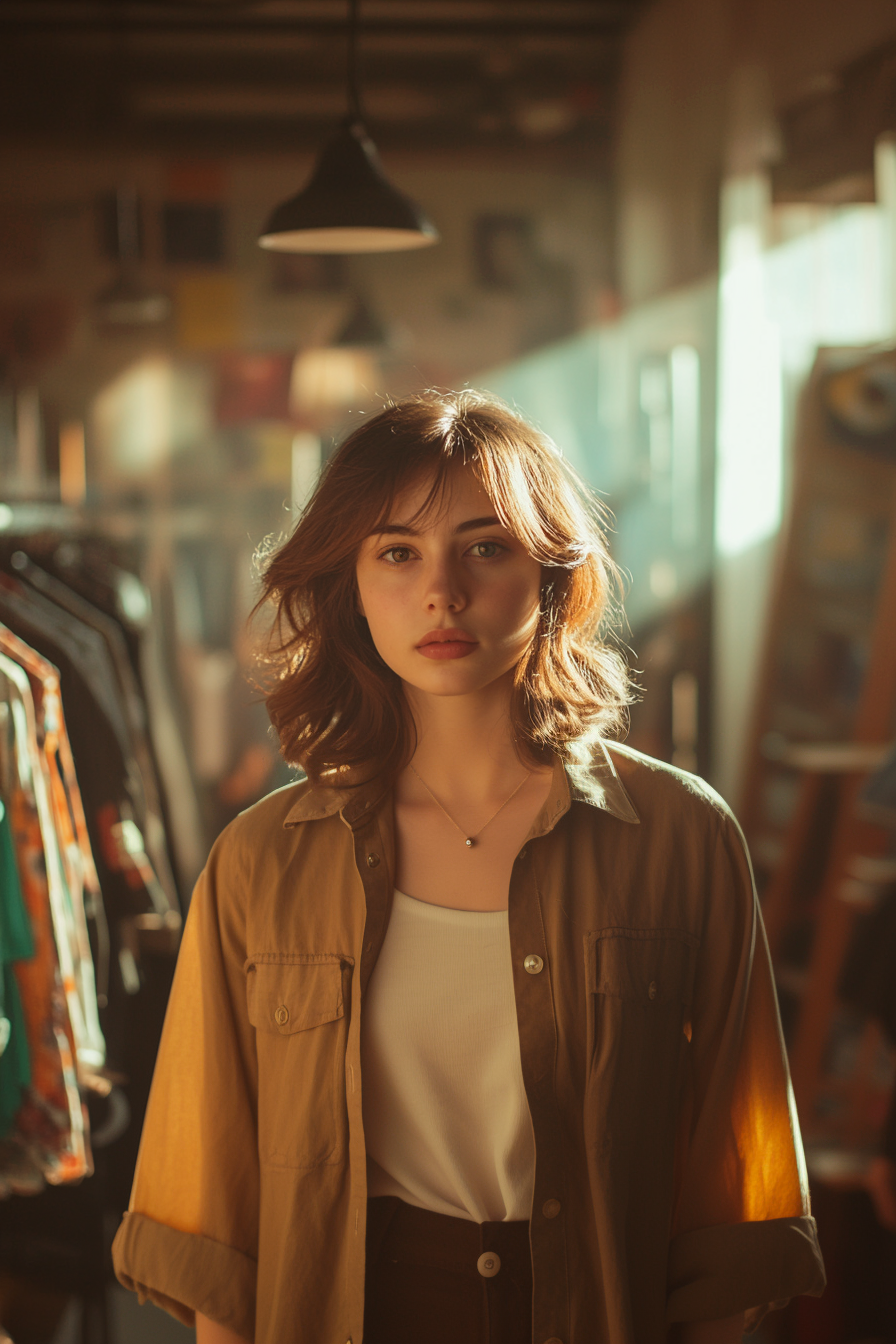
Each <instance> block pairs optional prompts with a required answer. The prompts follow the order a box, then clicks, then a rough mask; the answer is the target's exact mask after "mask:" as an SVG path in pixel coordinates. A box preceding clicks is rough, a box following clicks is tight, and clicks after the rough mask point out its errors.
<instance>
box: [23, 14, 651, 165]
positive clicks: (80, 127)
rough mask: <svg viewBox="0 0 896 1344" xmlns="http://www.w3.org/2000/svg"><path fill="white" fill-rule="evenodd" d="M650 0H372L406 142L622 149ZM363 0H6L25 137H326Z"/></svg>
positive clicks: (373, 109)
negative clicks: (350, 27) (616, 123)
mask: <svg viewBox="0 0 896 1344" xmlns="http://www.w3.org/2000/svg"><path fill="white" fill-rule="evenodd" d="M647 2H648V0H361V3H360V25H361V29H360V42H359V73H360V82H361V92H362V102H363V105H364V109H365V112H366V115H367V121H368V124H369V126H370V129H371V132H372V134H373V135H374V137H375V138H376V140H377V143H378V144H379V145H380V148H387V149H389V150H391V151H393V152H394V151H406V152H408V153H414V152H416V151H425V152H426V153H427V155H429V156H432V155H433V154H443V155H451V154H454V153H457V154H462V155H464V156H465V157H467V158H469V157H476V156H483V155H484V156H492V157H498V158H505V157H513V158H515V159H518V158H519V156H520V154H522V153H524V154H527V155H530V156H532V157H533V159H534V160H536V161H539V162H543V161H545V160H554V159H556V158H558V156H559V157H560V158H561V159H562V160H563V161H564V162H568V163H575V162H580V163H582V164H583V165H584V164H587V165H588V166H589V167H590V168H591V169H592V170H593V169H595V168H599V167H600V166H601V165H602V164H605V163H606V162H608V158H609V151H610V144H611V137H612V124H613V113H614V104H615V96H614V94H615V84H616V77H617V70H618V66H619V57H620V50H621V44H622V39H623V36H624V33H625V31H626V29H627V28H628V26H629V25H630V24H631V23H632V22H633V21H634V19H635V18H636V16H637V15H638V13H639V11H640V10H641V9H642V8H643V7H644V5H645V3H647ZM347 15H348V6H347V0H0V126H2V128H3V130H2V133H0V134H2V137H3V139H4V140H5V141H6V142H7V143H9V142H11V141H12V142H17V143H23V142H24V143H32V144H36V143H39V144H47V143H50V144H53V145H56V146H59V145H72V146H77V147H79V148H84V147H90V148H93V149H96V150H100V151H101V150H103V149H111V148H121V147H123V146H126V147H128V148H129V149H130V150H131V151H138V152H139V151H143V150H145V151H164V152H178V153H224V152H229V153H254V152H268V151H274V152H279V151H288V150H301V149H305V148H308V149H311V148H314V147H316V146H317V145H319V143H320V139H321V135H322V134H323V133H325V132H326V130H327V129H328V128H329V127H330V126H332V125H333V124H334V123H335V122H337V121H338V120H339V119H340V118H341V117H342V116H343V115H344V114H345V110H346V101H345V92H344V90H345V79H346V50H347V42H346V31H347Z"/></svg>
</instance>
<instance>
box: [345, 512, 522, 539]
mask: <svg viewBox="0 0 896 1344" xmlns="http://www.w3.org/2000/svg"><path fill="white" fill-rule="evenodd" d="M503 526H504V524H503V523H502V522H501V519H500V518H496V517H495V515H494V514H489V515H488V516H487V517H485V518H468V519H467V521H466V522H465V523H458V525H457V527H456V528H455V529H454V530H455V532H476V531H477V530H478V529H479V528H480V527H503ZM370 535H371V536H372V537H390V536H402V537H419V536H420V530H419V528H416V527H412V526H411V524H410V523H384V524H383V526H382V527H378V528H377V529H376V531H375V532H371V534H370Z"/></svg>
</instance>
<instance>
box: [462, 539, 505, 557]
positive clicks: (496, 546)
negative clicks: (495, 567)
mask: <svg viewBox="0 0 896 1344" xmlns="http://www.w3.org/2000/svg"><path fill="white" fill-rule="evenodd" d="M470 550H471V551H474V552H476V559H477V560H493V559H494V557H495V556H496V555H499V554H500V552H501V551H503V550H504V547H503V546H501V545H500V543H499V542H497V541H477V542H476V543H475V544H474V545H473V546H471V547H470Z"/></svg>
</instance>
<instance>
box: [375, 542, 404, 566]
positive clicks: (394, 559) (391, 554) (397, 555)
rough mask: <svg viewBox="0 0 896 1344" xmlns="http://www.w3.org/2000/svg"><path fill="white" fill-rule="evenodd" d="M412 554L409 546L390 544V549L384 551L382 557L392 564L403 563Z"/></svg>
mask: <svg viewBox="0 0 896 1344" xmlns="http://www.w3.org/2000/svg"><path fill="white" fill-rule="evenodd" d="M410 554H411V551H410V547H409V546H390V547H389V549H388V551H383V553H382V555H381V556H380V559H381V560H386V561H388V563H389V564H391V565H403V564H404V563H405V561H406V560H407V559H408V557H409V555H410Z"/></svg>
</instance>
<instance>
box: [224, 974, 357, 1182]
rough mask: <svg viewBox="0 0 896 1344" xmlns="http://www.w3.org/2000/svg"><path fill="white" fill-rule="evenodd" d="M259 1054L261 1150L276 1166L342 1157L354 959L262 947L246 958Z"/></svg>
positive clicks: (312, 1163)
mask: <svg viewBox="0 0 896 1344" xmlns="http://www.w3.org/2000/svg"><path fill="white" fill-rule="evenodd" d="M245 969H246V1007H247V1012H248V1016H249V1021H250V1022H251V1023H252V1025H253V1027H255V1040H256V1049H257V1053H258V1151H259V1158H260V1160H261V1162H262V1163H263V1164H265V1165H267V1166H275V1167H316V1166H320V1165H322V1164H325V1163H339V1162H341V1161H343V1160H344V1158H345V1154H346V1151H347V1142H348V1108H347V1102H346V1090H345V1049H346V1041H347V1034H348V1014H347V1012H346V1003H347V999H348V998H349V996H350V990H351V971H352V967H351V963H350V961H349V959H348V958H341V957H339V956H338V955H336V954H329V953H323V954H319V955H315V954H308V955H305V954H301V953H288V952H284V953H270V952H266V953H260V954H258V955H257V956H255V957H250V958H249V960H248V961H247V962H246V968H245Z"/></svg>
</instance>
